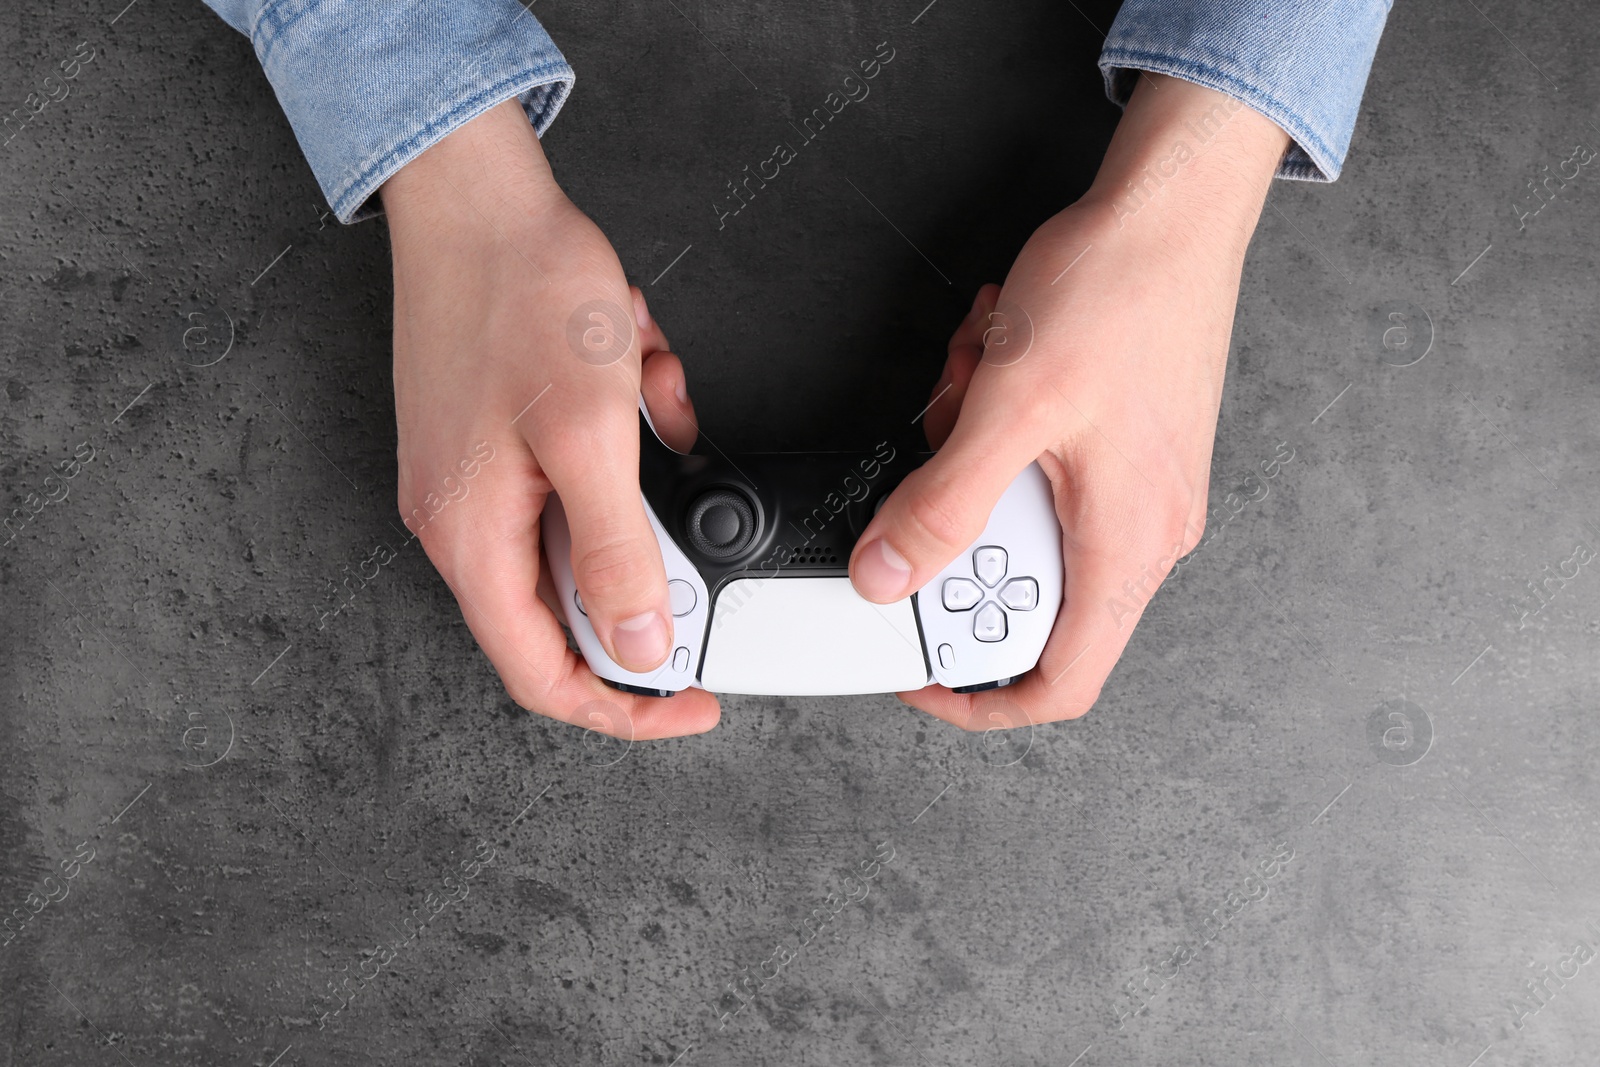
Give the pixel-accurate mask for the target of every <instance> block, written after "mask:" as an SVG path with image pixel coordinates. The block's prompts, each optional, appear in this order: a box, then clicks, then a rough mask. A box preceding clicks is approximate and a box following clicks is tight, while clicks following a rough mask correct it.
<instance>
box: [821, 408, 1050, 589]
mask: <svg viewBox="0 0 1600 1067" xmlns="http://www.w3.org/2000/svg"><path fill="white" fill-rule="evenodd" d="M961 431H962V426H961V425H959V424H958V425H957V428H956V433H955V435H954V436H952V437H951V439H950V442H949V443H948V444H946V445H945V447H944V448H943V449H941V450H940V451H939V452H938V453H936V454H935V455H934V456H933V458H932V459H930V460H929V461H928V462H927V463H925V464H923V466H922V467H921V468H919V469H918V470H915V471H912V472H911V474H909V475H908V476H907V477H906V479H905V481H903V482H901V483H900V485H899V486H898V487H896V489H895V491H894V492H893V493H891V494H890V495H889V497H888V498H887V499H886V500H885V501H884V504H883V507H882V508H881V509H880V510H879V512H878V514H877V515H876V516H875V517H874V518H873V520H872V521H871V522H870V523H868V524H867V528H866V530H865V531H863V532H862V535H861V539H860V540H859V541H858V542H857V544H856V549H855V552H854V553H853V554H852V555H851V557H850V579H851V581H852V582H854V583H855V587H856V591H857V592H858V593H860V594H861V595H862V596H864V597H866V598H867V599H868V600H871V601H874V602H876V603H879V604H888V603H892V602H893V601H896V600H900V599H903V598H905V597H907V596H910V595H911V594H912V593H914V592H916V591H917V590H918V589H920V588H922V587H923V586H924V585H926V584H927V583H928V582H929V581H930V580H932V578H933V577H934V576H935V575H936V574H938V573H939V571H941V570H943V569H944V567H945V565H946V564H948V563H949V562H950V561H951V560H953V559H955V558H956V556H957V555H959V554H960V553H961V552H962V551H964V550H965V549H966V548H967V546H969V545H971V544H972V542H973V541H975V540H977V539H978V536H979V535H980V534H982V533H983V528H984V527H985V526H986V525H988V522H989V513H990V512H992V511H993V510H994V506H995V504H996V503H997V502H998V501H999V499H1000V496H1001V494H1003V493H1004V492H1005V491H1006V488H1007V487H1008V486H1009V485H1010V484H1011V482H1012V481H1013V480H1014V479H1015V478H1016V476H1017V474H1018V473H1019V472H1021V470H1022V468H1024V467H1026V466H1027V465H1028V464H1029V463H1030V462H1032V461H1033V459H1035V458H1036V457H1034V456H1021V455H1018V454H1016V450H1015V449H1014V448H1003V447H996V445H997V444H998V443H995V444H990V443H989V442H986V441H984V440H981V439H979V438H978V436H977V435H975V434H966V435H963V434H962V432H961ZM963 437H965V438H966V439H965V440H964V439H963Z"/></svg>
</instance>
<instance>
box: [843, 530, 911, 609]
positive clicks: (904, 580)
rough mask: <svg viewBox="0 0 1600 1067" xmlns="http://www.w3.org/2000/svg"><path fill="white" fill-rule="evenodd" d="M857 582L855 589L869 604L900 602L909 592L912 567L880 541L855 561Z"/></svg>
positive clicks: (869, 546)
mask: <svg viewBox="0 0 1600 1067" xmlns="http://www.w3.org/2000/svg"><path fill="white" fill-rule="evenodd" d="M855 579H856V588H857V589H858V590H860V592H861V595H862V596H864V597H866V598H867V599H868V600H877V601H890V600H899V599H900V598H901V597H903V596H905V595H906V594H907V593H908V592H910V590H909V589H908V588H907V586H909V585H910V584H911V564H909V563H907V562H906V558H905V557H904V556H902V555H901V554H900V553H898V552H896V551H895V550H894V549H892V548H890V547H889V542H887V541H884V540H882V539H881V538H880V539H879V540H877V541H874V542H872V543H871V544H870V545H868V546H867V547H866V548H863V549H862V550H861V554H860V555H859V556H857V557H856V573H855Z"/></svg>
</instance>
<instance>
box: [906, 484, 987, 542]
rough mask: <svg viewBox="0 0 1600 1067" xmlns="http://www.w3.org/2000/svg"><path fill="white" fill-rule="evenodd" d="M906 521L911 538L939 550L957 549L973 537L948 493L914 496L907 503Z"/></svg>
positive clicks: (923, 493)
mask: <svg viewBox="0 0 1600 1067" xmlns="http://www.w3.org/2000/svg"><path fill="white" fill-rule="evenodd" d="M905 520H906V523H907V525H908V526H909V527H910V531H911V535H912V537H913V538H915V539H916V540H918V541H921V542H923V543H925V544H928V543H931V544H932V545H933V546H935V547H938V548H941V549H948V550H952V551H955V550H959V549H961V548H964V547H966V545H968V544H969V543H971V541H972V538H973V537H974V536H975V535H976V531H972V532H969V531H968V529H967V527H968V523H967V522H966V517H965V516H964V515H963V514H962V512H961V511H960V509H959V508H958V507H956V496H955V494H954V493H950V492H931V493H930V492H922V493H917V494H916V495H915V496H913V497H912V498H911V499H910V500H909V501H907V502H906V510H905Z"/></svg>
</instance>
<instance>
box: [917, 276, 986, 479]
mask: <svg viewBox="0 0 1600 1067" xmlns="http://www.w3.org/2000/svg"><path fill="white" fill-rule="evenodd" d="M999 296H1000V287H999V286H998V285H995V284H994V283H992V282H991V283H990V284H988V285H985V286H983V287H982V288H980V289H979V290H978V295H977V297H976V298H975V299H974V300H973V301H972V309H971V310H970V311H968V312H967V317H966V318H964V319H962V320H961V325H959V326H957V327H956V332H955V333H954V334H953V335H951V337H950V348H949V357H948V358H947V359H946V360H945V363H944V372H943V373H942V374H941V375H940V376H939V380H938V381H937V382H935V383H934V386H933V396H932V398H931V399H930V401H929V403H928V411H927V414H926V415H924V416H923V421H922V430H923V433H925V434H926V435H927V438H928V444H930V445H932V446H933V447H934V448H935V449H938V448H942V447H943V446H944V443H945V441H946V440H947V439H948V438H949V437H950V431H951V430H952V429H954V428H955V424H956V416H957V414H959V413H960V411H961V401H962V400H963V399H964V398H965V397H966V395H967V386H968V384H970V383H971V381H972V373H973V371H975V370H977V369H978V363H979V361H980V360H982V359H983V336H984V332H985V327H986V326H987V324H988V322H989V317H990V316H991V315H992V314H993V313H994V306H995V303H996V302H997V301H998V299H999Z"/></svg>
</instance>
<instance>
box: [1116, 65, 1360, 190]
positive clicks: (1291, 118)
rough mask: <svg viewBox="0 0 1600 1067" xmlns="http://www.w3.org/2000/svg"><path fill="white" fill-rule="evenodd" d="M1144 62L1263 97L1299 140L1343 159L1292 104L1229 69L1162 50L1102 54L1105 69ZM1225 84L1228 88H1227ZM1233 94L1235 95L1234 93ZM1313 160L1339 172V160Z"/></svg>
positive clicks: (1328, 156)
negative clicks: (1168, 53)
mask: <svg viewBox="0 0 1600 1067" xmlns="http://www.w3.org/2000/svg"><path fill="white" fill-rule="evenodd" d="M1121 59H1129V60H1133V61H1134V62H1132V63H1124V62H1120V61H1119V60H1121ZM1142 65H1150V67H1151V69H1154V70H1156V72H1157V73H1161V74H1171V75H1173V76H1175V77H1180V78H1186V80H1187V76H1189V75H1193V74H1195V73H1197V72H1198V73H1200V74H1202V75H1206V76H1210V77H1212V78H1214V79H1216V80H1217V81H1218V82H1221V83H1222V84H1216V85H1210V86H1208V88H1212V89H1216V90H1218V91H1221V92H1228V91H1229V90H1238V91H1241V92H1242V93H1244V94H1246V95H1247V96H1248V97H1250V98H1254V99H1256V100H1259V101H1260V102H1262V103H1264V104H1266V105H1267V106H1269V107H1272V108H1275V109H1277V110H1278V111H1280V112H1281V113H1282V119H1283V120H1284V125H1286V126H1288V127H1290V132H1291V133H1292V134H1294V135H1295V140H1297V141H1303V142H1306V143H1308V144H1310V145H1311V147H1312V148H1313V149H1315V150H1316V152H1317V153H1318V154H1320V155H1322V156H1323V157H1324V158H1325V159H1327V160H1329V161H1338V160H1339V154H1338V153H1337V152H1334V151H1333V150H1332V149H1331V148H1329V146H1328V144H1327V142H1325V141H1324V140H1323V139H1322V138H1321V137H1319V136H1318V135H1317V134H1316V133H1315V132H1314V131H1313V130H1312V129H1311V128H1310V127H1309V126H1307V125H1306V124H1305V122H1304V120H1302V119H1301V118H1300V116H1299V115H1298V114H1297V113H1296V112H1295V111H1294V110H1293V109H1291V108H1290V107H1289V105H1288V104H1286V103H1284V102H1283V101H1282V100H1279V99H1277V98H1276V97H1274V96H1272V95H1271V94H1270V93H1266V92H1263V91H1262V90H1261V89H1260V88H1258V87H1257V86H1254V85H1251V84H1250V83H1249V82H1246V81H1244V80H1243V79H1241V78H1237V77H1235V76H1234V75H1232V74H1229V73H1227V72H1226V71H1223V70H1220V69H1218V68H1216V67H1213V66H1211V65H1210V64H1208V63H1205V62H1202V61H1199V60H1183V59H1176V58H1174V57H1173V56H1170V55H1166V54H1163V53H1159V52H1143V51H1134V50H1132V49H1126V48H1107V49H1106V50H1105V51H1104V52H1102V53H1101V55H1100V69H1101V70H1103V71H1104V70H1106V68H1107V67H1108V66H1111V67H1131V68H1134V69H1138V68H1140V67H1141V66H1142ZM1158 65H1159V66H1158ZM1108 73H1109V72H1108ZM1224 86H1226V87H1227V88H1224ZM1230 95H1234V94H1233V93H1231V92H1230ZM1307 155H1311V153H1309V152H1308V153H1307ZM1312 162H1313V163H1315V164H1316V165H1317V166H1318V167H1319V168H1320V169H1323V170H1325V171H1326V172H1327V173H1329V174H1337V173H1338V172H1339V166H1338V164H1337V162H1335V165H1334V166H1332V167H1324V166H1323V165H1322V164H1320V163H1317V161H1316V160H1315V159H1313V160H1312Z"/></svg>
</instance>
